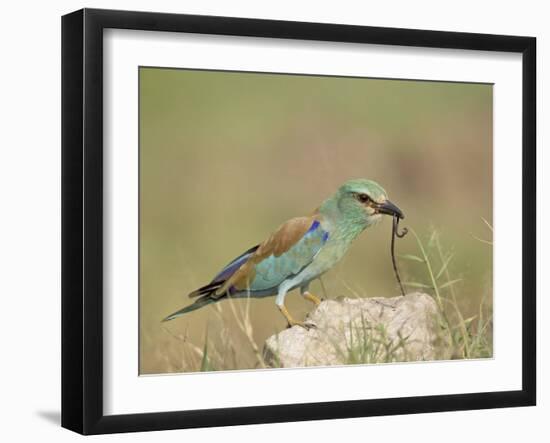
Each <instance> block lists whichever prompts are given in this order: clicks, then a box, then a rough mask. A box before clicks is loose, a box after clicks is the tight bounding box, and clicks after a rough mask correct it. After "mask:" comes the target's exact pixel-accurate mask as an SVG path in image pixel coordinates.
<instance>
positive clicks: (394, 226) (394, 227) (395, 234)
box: [391, 215, 409, 296]
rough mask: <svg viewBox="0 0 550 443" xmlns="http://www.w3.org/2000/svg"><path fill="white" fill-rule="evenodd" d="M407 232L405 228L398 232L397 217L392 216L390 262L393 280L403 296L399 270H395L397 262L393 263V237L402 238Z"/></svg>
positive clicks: (403, 291)
mask: <svg viewBox="0 0 550 443" xmlns="http://www.w3.org/2000/svg"><path fill="white" fill-rule="evenodd" d="M408 232H409V230H408V229H407V228H403V229H402V230H401V232H399V217H398V216H397V215H394V216H393V224H392V233H391V234H392V235H391V261H392V264H393V272H394V273H395V278H396V279H397V283H399V288H400V289H401V295H402V296H405V289H403V283H401V277H400V276H399V270H398V269H397V262H396V261H395V237H398V238H403V237H405V235H407V233H408Z"/></svg>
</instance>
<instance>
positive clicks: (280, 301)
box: [275, 286, 315, 330]
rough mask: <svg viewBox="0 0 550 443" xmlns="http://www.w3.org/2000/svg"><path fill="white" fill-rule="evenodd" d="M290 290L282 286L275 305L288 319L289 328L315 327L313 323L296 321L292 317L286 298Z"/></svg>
mask: <svg viewBox="0 0 550 443" xmlns="http://www.w3.org/2000/svg"><path fill="white" fill-rule="evenodd" d="M287 290H288V288H286V287H284V286H281V287H280V288H279V293H278V294H277V298H276V299H275V304H276V305H277V307H278V308H279V310H280V311H281V314H283V315H284V316H285V318H286V321H287V322H288V327H289V328H291V327H292V326H301V327H302V328H304V329H308V330H309V329H310V328H313V327H315V325H314V324H313V323H305V322H303V321H298V320H294V318H292V315H290V312H288V309H287V308H286V306H285V296H286V292H287Z"/></svg>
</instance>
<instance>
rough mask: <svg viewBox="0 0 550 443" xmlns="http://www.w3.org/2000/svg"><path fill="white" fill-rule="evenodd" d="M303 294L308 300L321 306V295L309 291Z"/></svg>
mask: <svg viewBox="0 0 550 443" xmlns="http://www.w3.org/2000/svg"><path fill="white" fill-rule="evenodd" d="M302 296H303V297H304V298H305V299H306V300H309V301H310V302H313V303H315V305H316V306H319V305H320V304H321V301H322V300H321V299H320V298H319V297H317V296H316V295H315V294H312V293H311V292H309V291H305V292H304V293H302Z"/></svg>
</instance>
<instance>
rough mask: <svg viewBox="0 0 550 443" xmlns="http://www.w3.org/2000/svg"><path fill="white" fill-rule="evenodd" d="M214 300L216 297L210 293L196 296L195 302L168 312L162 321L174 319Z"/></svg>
mask: <svg viewBox="0 0 550 443" xmlns="http://www.w3.org/2000/svg"><path fill="white" fill-rule="evenodd" d="M216 301H218V299H216V298H213V297H211V296H210V294H206V295H203V296H202V297H200V298H198V299H197V300H196V301H195V303H192V304H190V305H189V306H186V307H185V308H183V309H180V310H179V311H176V312H174V313H173V314H170V315H169V316H168V317H166V318H165V319H164V320H162V321H169V320H174V319H175V318H178V317H181V316H182V315H183V314H187V313H188V312H192V311H195V310H197V309H200V308H202V307H203V306H207V305H209V304H211V303H214V302H216Z"/></svg>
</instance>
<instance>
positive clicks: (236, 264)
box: [189, 245, 260, 297]
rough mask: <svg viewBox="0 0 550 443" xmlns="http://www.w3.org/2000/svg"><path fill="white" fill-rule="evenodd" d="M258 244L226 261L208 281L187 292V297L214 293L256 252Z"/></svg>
mask: <svg viewBox="0 0 550 443" xmlns="http://www.w3.org/2000/svg"><path fill="white" fill-rule="evenodd" d="M259 246H260V245H256V246H253V247H252V248H250V249H249V250H247V251H245V252H243V253H242V254H241V255H239V256H238V257H237V258H235V259H233V260H232V261H231V262H230V263H228V264H227V265H226V266H225V267H224V268H223V269H222V270H221V271H220V272H218V274H217V275H216V276H215V277H214V278H213V279H212V281H211V282H210V283H208V284H207V285H205V286H202V287H200V288H199V289H196V290H195V291H193V292H191V293H190V294H189V297H198V296H199V295H205V294H207V293H214V292H216V291H217V290H218V289H220V288H221V287H222V286H223V284H224V283H225V282H226V280H227V279H228V278H230V277H231V276H232V275H233V274H234V273H235V272H237V271H238V270H239V268H240V267H241V266H242V265H243V264H245V263H246V262H247V260H248V259H249V258H250V257H251V256H252V255H253V254H254V252H256V250H257V249H258V248H259Z"/></svg>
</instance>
